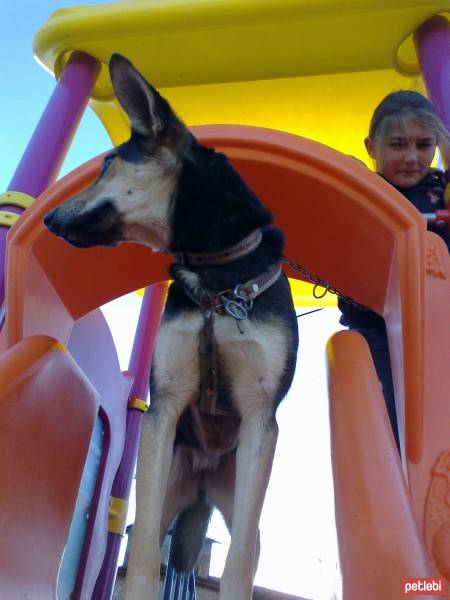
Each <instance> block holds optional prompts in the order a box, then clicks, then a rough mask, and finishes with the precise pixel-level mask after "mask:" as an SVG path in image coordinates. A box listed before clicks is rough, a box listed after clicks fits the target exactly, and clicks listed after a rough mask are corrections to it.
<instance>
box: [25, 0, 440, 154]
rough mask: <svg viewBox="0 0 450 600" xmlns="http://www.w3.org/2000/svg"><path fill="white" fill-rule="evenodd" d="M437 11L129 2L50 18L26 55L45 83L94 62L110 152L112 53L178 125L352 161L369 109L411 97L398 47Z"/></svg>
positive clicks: (414, 78) (423, 6)
mask: <svg viewBox="0 0 450 600" xmlns="http://www.w3.org/2000/svg"><path fill="white" fill-rule="evenodd" d="M438 13H445V14H450V0H346V1H342V0H314V1H311V0H277V1H276V2H275V1H274V0H152V1H149V0H135V1H129V2H117V3H112V4H108V5H104V4H102V5H96V6H80V7H77V8H70V9H63V10H60V11H57V12H56V13H55V14H54V15H53V16H52V17H51V18H50V19H49V20H48V21H47V23H46V24H45V25H44V26H43V27H42V28H41V29H40V30H39V31H38V32H37V34H36V36H35V40H34V47H35V52H36V56H37V58H38V60H40V61H41V62H42V63H43V64H44V65H45V66H46V67H47V68H48V69H49V70H51V71H54V72H56V75H58V73H59V72H60V71H61V69H62V67H63V65H64V63H65V61H66V60H67V59H68V57H69V56H70V53H71V52H72V51H73V50H81V51H84V52H86V53H88V54H90V55H92V56H94V57H95V58H97V59H98V60H99V61H100V62H101V63H102V65H103V66H102V72H101V75H100V78H99V82H98V84H97V86H96V88H95V91H94V95H93V100H92V101H91V105H92V107H93V108H94V110H95V111H96V113H97V114H98V116H99V117H100V119H101V120H102V122H103V123H104V125H105V127H106V129H107V130H108V132H109V134H110V136H111V139H112V141H113V143H114V144H117V143H119V142H121V141H123V140H124V139H126V138H127V136H128V131H129V130H128V123H127V120H126V118H125V117H124V115H123V113H122V111H121V110H120V109H119V108H118V106H117V104H116V103H115V101H114V99H113V94H112V90H111V84H110V81H109V77H108V74H107V67H106V65H107V63H108V61H109V58H110V56H111V54H112V53H113V52H120V53H122V54H124V55H126V56H127V57H128V58H130V60H131V61H132V62H133V63H134V64H135V65H136V66H137V68H138V69H139V70H141V72H142V73H143V74H144V75H145V76H146V77H147V78H148V79H149V80H150V81H151V82H152V83H153V84H154V85H155V86H156V87H158V88H159V89H162V91H163V94H164V95H165V96H167V97H168V99H169V101H171V102H172V103H173V105H174V107H175V109H176V110H177V111H178V113H179V114H180V115H181V117H182V118H183V119H184V120H185V122H186V123H187V124H188V125H201V124H208V123H233V124H244V125H257V126H263V127H269V128H273V129H279V130H282V131H288V132H291V133H297V134H299V135H302V136H305V137H309V138H311V139H314V140H320V141H321V142H323V143H326V144H328V145H331V146H333V147H334V148H337V149H339V150H342V151H343V152H346V153H351V154H355V155H356V156H358V157H360V158H362V157H364V156H365V152H364V149H363V145H362V138H363V137H364V135H365V134H366V131H367V128H368V120H369V116H370V113H371V111H372V110H373V107H374V106H375V104H376V103H377V101H378V100H380V99H381V98H382V97H383V96H384V95H385V94H386V93H388V92H389V91H392V89H398V88H409V89H419V90H420V91H422V89H423V88H422V85H421V81H420V78H419V77H418V66H417V59H416V56H415V51H414V48H413V45H412V44H411V43H410V40H409V38H410V36H411V34H412V33H413V32H414V31H415V29H417V27H418V26H419V25H420V24H421V23H423V22H424V21H426V20H427V19H428V18H429V17H431V16H433V15H435V14H438ZM408 40H409V41H408ZM400 47H401V51H399V48H400ZM399 52H400V55H399ZM398 69H401V70H403V72H404V73H405V74H407V76H405V75H400V74H399V73H398V72H397V71H398Z"/></svg>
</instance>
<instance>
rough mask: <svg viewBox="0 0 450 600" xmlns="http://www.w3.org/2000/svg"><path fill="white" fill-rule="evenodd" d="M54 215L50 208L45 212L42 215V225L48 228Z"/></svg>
mask: <svg viewBox="0 0 450 600" xmlns="http://www.w3.org/2000/svg"><path fill="white" fill-rule="evenodd" d="M54 215H55V211H54V210H52V211H50V212H49V213H47V214H46V215H45V217H44V225H45V226H46V227H47V229H50V226H51V223H52V220H53V217H54Z"/></svg>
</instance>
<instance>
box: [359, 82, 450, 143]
mask: <svg viewBox="0 0 450 600" xmlns="http://www.w3.org/2000/svg"><path fill="white" fill-rule="evenodd" d="M408 121H412V122H413V123H415V124H416V125H419V126H420V127H423V128H424V129H427V130H429V131H430V132H432V133H433V134H434V135H435V136H436V143H437V144H439V143H440V142H441V141H444V140H445V141H447V143H450V134H449V132H448V131H447V128H446V127H445V125H444V123H443V122H442V120H441V119H440V117H439V116H438V114H437V113H436V110H435V108H434V106H433V105H432V103H431V102H430V101H429V100H428V98H425V96H422V94H419V93H418V92H413V91H409V90H400V91H398V92H392V93H391V94H388V95H387V96H386V97H385V98H383V100H382V101H381V102H380V104H379V105H378V106H377V107H376V109H375V111H374V113H373V116H372V119H371V121H370V128H369V138H370V139H371V140H372V141H373V142H375V143H376V142H377V141H380V142H382V141H383V140H384V139H385V137H386V135H387V134H388V132H389V131H392V130H393V129H395V128H398V129H400V130H401V129H403V128H404V125H405V123H406V122H408Z"/></svg>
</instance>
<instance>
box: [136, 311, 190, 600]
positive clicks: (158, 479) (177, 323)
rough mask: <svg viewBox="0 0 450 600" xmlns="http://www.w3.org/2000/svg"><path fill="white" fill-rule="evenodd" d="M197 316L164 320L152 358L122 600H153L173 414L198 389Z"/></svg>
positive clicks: (186, 403) (168, 468)
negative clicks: (131, 533)
mask: <svg viewBox="0 0 450 600" xmlns="http://www.w3.org/2000/svg"><path fill="white" fill-rule="evenodd" d="M201 324H202V319H201V316H196V315H191V316H190V318H187V317H186V316H184V315H180V316H178V317H176V318H172V319H165V320H163V324H162V326H161V329H160V331H159V333H158V337H157V340H156V348H155V354H154V358H153V370H152V385H151V402H150V410H149V412H148V413H147V414H146V415H145V416H144V419H143V424H142V433H141V444H140V448H139V458H138V468H137V473H136V523H135V527H134V533H133V542H132V547H131V554H130V560H129V567H128V573H127V586H126V590H127V593H126V599H127V600H156V598H157V595H158V586H159V572H160V561H161V552H160V530H161V521H162V515H163V508H164V500H165V496H166V489H167V483H168V479H169V474H170V469H171V464H172V457H173V442H174V439H175V432H176V426H177V422H178V418H179V416H180V415H181V413H182V412H183V410H184V409H185V408H186V406H187V405H188V404H189V402H190V401H191V400H192V398H193V397H195V394H196V393H197V390H198V380H199V368H198V331H199V329H200V327H201Z"/></svg>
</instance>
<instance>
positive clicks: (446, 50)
mask: <svg viewBox="0 0 450 600" xmlns="http://www.w3.org/2000/svg"><path fill="white" fill-rule="evenodd" d="M414 42H415V45H416V50H417V54H418V56H419V63H420V68H421V71H422V75H423V79H424V81H425V86H426V88H427V92H428V95H429V98H430V100H431V101H432V102H433V104H434V106H435V107H436V111H437V112H438V114H439V115H440V117H441V119H442V120H443V122H444V123H445V125H446V126H447V128H448V129H449V130H450V23H449V22H448V20H447V19H446V18H445V17H442V16H435V17H432V18H431V19H429V20H428V21H426V23H424V24H423V25H421V26H420V27H419V29H418V30H417V31H416V32H415V34H414Z"/></svg>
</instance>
